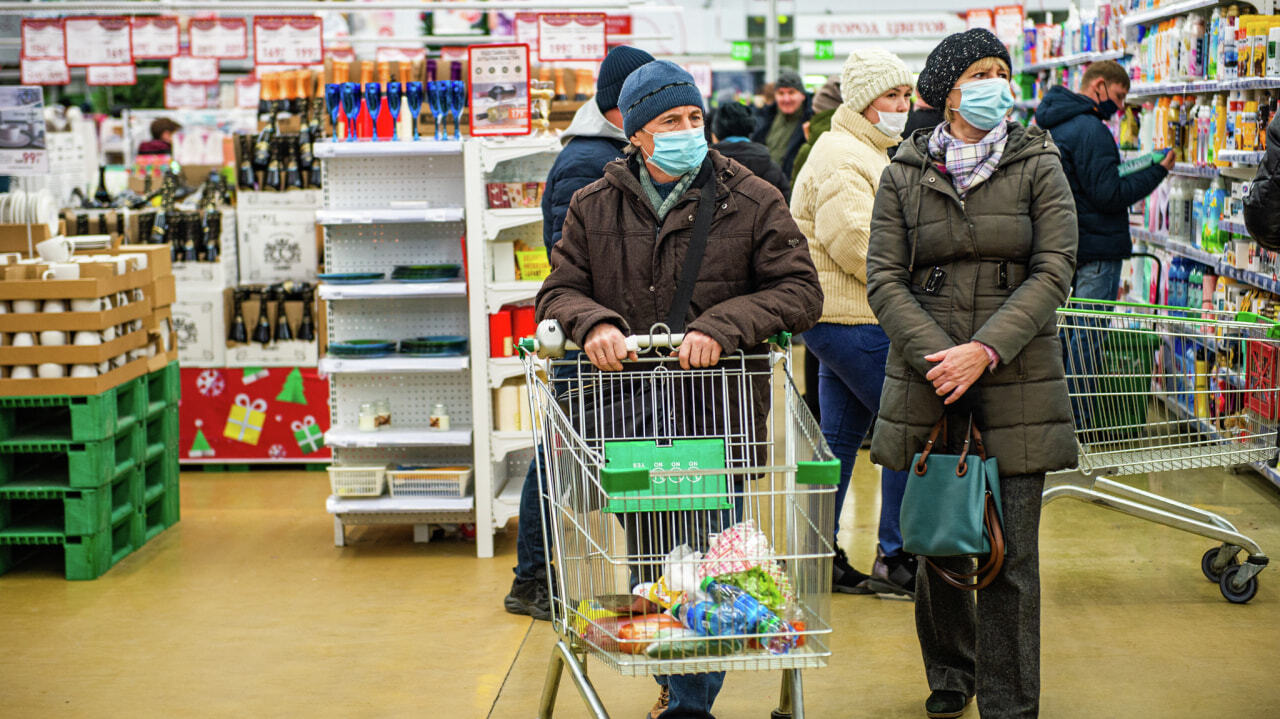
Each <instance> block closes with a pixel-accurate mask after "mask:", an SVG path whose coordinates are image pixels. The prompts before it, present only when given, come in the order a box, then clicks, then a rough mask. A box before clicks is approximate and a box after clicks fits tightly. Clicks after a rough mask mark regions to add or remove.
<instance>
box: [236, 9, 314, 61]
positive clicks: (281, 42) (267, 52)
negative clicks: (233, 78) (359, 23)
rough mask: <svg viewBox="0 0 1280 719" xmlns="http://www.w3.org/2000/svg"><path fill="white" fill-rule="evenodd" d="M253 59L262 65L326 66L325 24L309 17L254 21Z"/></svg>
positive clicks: (291, 16) (276, 17)
mask: <svg viewBox="0 0 1280 719" xmlns="http://www.w3.org/2000/svg"><path fill="white" fill-rule="evenodd" d="M253 59H254V62H255V63H256V64H258V65H316V64H319V63H322V62H324V23H323V21H321V19H320V18H318V17H311V16H307V15H279V16H269V17H255V18H254V19H253Z"/></svg>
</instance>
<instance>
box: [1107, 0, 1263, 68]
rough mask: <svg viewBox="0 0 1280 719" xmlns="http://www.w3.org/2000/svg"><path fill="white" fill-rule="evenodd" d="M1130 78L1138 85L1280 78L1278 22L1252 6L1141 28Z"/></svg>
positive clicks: (1200, 12) (1193, 14)
mask: <svg viewBox="0 0 1280 719" xmlns="http://www.w3.org/2000/svg"><path fill="white" fill-rule="evenodd" d="M1138 38H1139V39H1138V43H1137V46H1136V49H1134V50H1133V51H1132V53H1133V54H1132V59H1131V61H1130V63H1129V75H1130V77H1131V78H1132V79H1133V81H1134V82H1135V83H1167V82H1188V81H1195V80H1237V79H1243V78H1265V77H1273V78H1280V62H1277V60H1276V57H1275V51H1274V50H1271V49H1269V48H1274V46H1275V43H1276V42H1277V41H1280V17H1276V16H1273V15H1258V14H1255V13H1254V12H1253V6H1252V5H1250V4H1248V3H1240V4H1231V5H1227V6H1225V7H1214V8H1206V9H1202V10H1198V11H1195V12H1190V13H1188V14H1186V15H1180V16H1176V17H1172V18H1168V19H1166V20H1163V21H1161V22H1159V23H1156V24H1152V25H1142V26H1139V27H1138Z"/></svg>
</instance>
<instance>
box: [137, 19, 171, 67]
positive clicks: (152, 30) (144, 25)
mask: <svg viewBox="0 0 1280 719" xmlns="http://www.w3.org/2000/svg"><path fill="white" fill-rule="evenodd" d="M130 22H131V25H130V34H131V38H132V41H133V56H134V58H136V59H141V58H151V59H158V60H162V59H165V58H170V57H173V56H175V55H177V54H178V52H179V51H180V49H181V47H180V45H181V43H180V41H179V39H178V18H176V17H164V16H157V17H145V16H144V17H135V18H133V19H132V20H131V21H130Z"/></svg>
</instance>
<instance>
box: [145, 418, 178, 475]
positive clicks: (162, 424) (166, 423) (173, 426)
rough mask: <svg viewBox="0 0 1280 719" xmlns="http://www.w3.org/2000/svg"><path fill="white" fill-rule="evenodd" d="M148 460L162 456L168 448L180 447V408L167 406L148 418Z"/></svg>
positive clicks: (175, 448)
mask: <svg viewBox="0 0 1280 719" xmlns="http://www.w3.org/2000/svg"><path fill="white" fill-rule="evenodd" d="M146 427H147V456H146V461H148V462H150V461H151V460H152V459H154V458H156V457H158V456H160V455H161V454H162V453H164V451H165V450H166V449H173V450H175V451H176V450H177V449H178V408H177V407H166V408H164V410H162V411H161V412H160V413H159V414H157V415H156V416H154V417H152V418H149V419H148V420H147V424H146Z"/></svg>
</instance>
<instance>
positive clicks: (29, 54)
mask: <svg viewBox="0 0 1280 719" xmlns="http://www.w3.org/2000/svg"><path fill="white" fill-rule="evenodd" d="M65 40H66V38H65V36H64V35H63V31H62V21H61V20H36V19H32V18H23V20H22V59H23V60H63V61H65V59H66V57H67V51H66V43H65ZM24 84H25V83H24Z"/></svg>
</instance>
